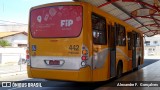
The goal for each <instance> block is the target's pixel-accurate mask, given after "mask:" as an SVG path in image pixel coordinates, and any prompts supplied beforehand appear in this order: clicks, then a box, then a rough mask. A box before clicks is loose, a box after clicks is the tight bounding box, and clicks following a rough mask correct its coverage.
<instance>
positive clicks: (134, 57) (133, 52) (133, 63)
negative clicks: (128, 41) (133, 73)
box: [132, 31, 137, 69]
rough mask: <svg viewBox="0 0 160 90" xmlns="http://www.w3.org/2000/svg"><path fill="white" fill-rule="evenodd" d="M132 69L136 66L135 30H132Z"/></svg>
mask: <svg viewBox="0 0 160 90" xmlns="http://www.w3.org/2000/svg"><path fill="white" fill-rule="evenodd" d="M132 38H133V39H132V44H133V47H132V69H135V68H136V41H137V34H136V32H134V31H132Z"/></svg>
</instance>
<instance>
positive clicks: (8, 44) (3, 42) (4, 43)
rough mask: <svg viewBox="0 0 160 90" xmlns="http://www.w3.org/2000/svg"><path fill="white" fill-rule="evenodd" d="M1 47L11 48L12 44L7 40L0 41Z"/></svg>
mask: <svg viewBox="0 0 160 90" xmlns="http://www.w3.org/2000/svg"><path fill="white" fill-rule="evenodd" d="M0 46H2V47H5V46H11V44H10V43H9V42H8V41H6V40H0Z"/></svg>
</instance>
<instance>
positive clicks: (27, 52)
mask: <svg viewBox="0 0 160 90" xmlns="http://www.w3.org/2000/svg"><path fill="white" fill-rule="evenodd" d="M26 61H27V65H30V56H29V48H27V50H26Z"/></svg>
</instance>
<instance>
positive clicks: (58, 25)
mask: <svg viewBox="0 0 160 90" xmlns="http://www.w3.org/2000/svg"><path fill="white" fill-rule="evenodd" d="M81 30H82V6H50V7H43V8H39V9H34V10H32V11H31V13H30V31H31V34H32V36H33V37H34V38H38V37H44V38H49V37H53V38H63V37H78V36H79V35H80V33H81Z"/></svg>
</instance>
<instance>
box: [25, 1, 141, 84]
mask: <svg viewBox="0 0 160 90" xmlns="http://www.w3.org/2000/svg"><path fill="white" fill-rule="evenodd" d="M28 32H29V37H28V46H29V48H28V50H27V55H26V57H27V62H28V65H27V71H28V76H29V77H30V78H42V79H49V80H65V81H76V82H97V81H105V80H109V79H111V78H113V77H120V76H121V75H122V74H123V73H125V72H128V71H132V70H134V69H136V68H137V67H138V65H141V64H143V33H142V32H141V31H140V30H137V29H136V28H134V27H132V26H130V25H128V24H127V23H125V22H124V21H121V20H119V19H117V18H116V17H113V16H112V15H110V14H108V13H106V12H104V11H102V10H100V9H98V8H97V7H95V6H92V5H90V4H88V3H84V2H59V3H50V4H45V5H40V6H36V7H32V8H31V9H30V17H29V31H28Z"/></svg>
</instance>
